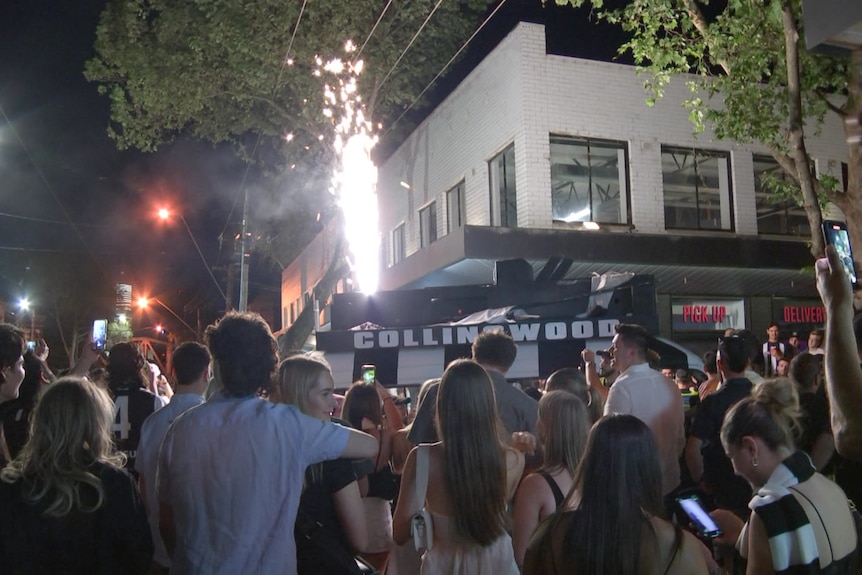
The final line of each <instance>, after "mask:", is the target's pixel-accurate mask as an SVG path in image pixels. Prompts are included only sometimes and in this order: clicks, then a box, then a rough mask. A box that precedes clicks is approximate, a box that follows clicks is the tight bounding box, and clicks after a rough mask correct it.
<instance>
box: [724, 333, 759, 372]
mask: <svg viewBox="0 0 862 575" xmlns="http://www.w3.org/2000/svg"><path fill="white" fill-rule="evenodd" d="M734 336H735V337H738V338H740V339H741V340H742V342H743V346H744V348H745V350H746V354H747V357H748V361H749V366H750V367H751V368H753V369H755V370H758V371H761V372H762V370H763V350H762V349H761V346H760V339H759V338H758V337H757V336H756V335H755V334H754V332H753V331H751V330H750V329H737V330H735V331H734V332H733V333H732V334H731V335H730V336H726V337H734Z"/></svg>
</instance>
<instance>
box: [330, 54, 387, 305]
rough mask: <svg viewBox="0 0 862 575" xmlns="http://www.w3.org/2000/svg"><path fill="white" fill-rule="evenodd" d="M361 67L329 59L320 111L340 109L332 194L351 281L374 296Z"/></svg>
mask: <svg viewBox="0 0 862 575" xmlns="http://www.w3.org/2000/svg"><path fill="white" fill-rule="evenodd" d="M344 49H345V51H346V52H347V53H348V54H349V53H352V52H354V51H355V50H356V46H355V45H354V44H353V42H351V41H349V40H348V41H347V42H346V43H345V46H344ZM318 65H321V62H320V61H319V60H318ZM362 69H363V64H362V61H361V60H357V61H356V62H352V63H349V62H347V61H343V60H341V59H333V60H330V61H329V62H327V63H326V65H325V66H323V70H324V71H326V72H327V73H328V74H330V75H332V76H335V81H334V83H333V85H328V84H327V85H326V86H325V88H324V102H325V104H326V108H324V110H327V109H328V110H331V109H332V108H337V107H340V115H339V119H338V120H337V123H336V120H335V119H333V123H334V125H335V141H334V147H335V151H336V154H337V156H338V165H337V167H336V169H335V173H334V174H333V178H332V189H331V191H332V193H334V194H335V196H336V199H337V203H338V205H339V207H340V208H341V211H342V213H343V214H344V235H345V238H346V239H347V244H348V250H349V253H350V256H349V262H350V265H351V268H352V271H353V275H354V278H355V283H358V284H359V289H360V290H361V291H362V292H363V293H374V292H375V291H377V283H378V281H379V275H380V269H379V264H380V231H379V216H378V213H377V166H375V165H374V162H373V161H372V160H371V151H372V150H373V149H374V146H375V145H376V144H377V141H378V136H377V134H375V133H374V127H373V125H372V124H371V122H369V121H368V120H367V119H366V116H365V106H364V104H363V103H362V99H361V98H360V97H359V94H358V91H357V83H356V80H357V77H358V76H359V74H360V73H361V72H362ZM325 113H326V112H324V114H325ZM327 117H329V116H327Z"/></svg>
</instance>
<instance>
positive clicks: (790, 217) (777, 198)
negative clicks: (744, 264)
mask: <svg viewBox="0 0 862 575" xmlns="http://www.w3.org/2000/svg"><path fill="white" fill-rule="evenodd" d="M753 160H754V198H755V202H756V206H757V233H759V234H781V235H792V236H805V237H809V236H810V235H811V226H809V225H808V216H806V215H805V209H803V208H802V206H800V205H799V204H798V203H797V200H796V199H795V198H798V197H799V186H798V185H797V184H796V182H795V181H794V179H793V178H791V177H790V174H788V173H787V172H785V171H784V168H782V167H781V166H780V165H778V162H776V161H775V160H774V159H773V158H772V157H770V156H758V155H755V156H754V157H753Z"/></svg>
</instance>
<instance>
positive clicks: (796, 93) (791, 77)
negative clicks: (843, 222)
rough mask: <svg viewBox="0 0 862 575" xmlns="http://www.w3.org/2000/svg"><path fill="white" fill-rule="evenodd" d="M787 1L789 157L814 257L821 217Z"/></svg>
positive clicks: (818, 245)
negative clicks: (808, 147)
mask: <svg viewBox="0 0 862 575" xmlns="http://www.w3.org/2000/svg"><path fill="white" fill-rule="evenodd" d="M791 4H792V3H791V2H790V1H789V0H784V2H782V5H781V14H782V21H783V23H784V50H785V62H786V64H787V112H788V142H789V144H790V157H791V158H793V162H794V163H795V164H796V173H797V175H798V178H799V188H800V190H801V191H802V207H803V208H805V214H806V215H807V216H808V223H809V225H810V226H811V254H812V255H813V256H814V257H815V258H817V257H821V256H822V255H823V235H822V234H821V233H820V227H821V224H822V222H823V216H822V214H821V213H820V204H819V202H818V201H817V192H816V184H815V182H814V176H813V175H812V173H811V166H810V164H809V162H808V151H807V150H806V148H805V133H804V131H803V118H802V92H801V88H800V82H799V32H798V30H797V29H796V18H795V16H794V14H793V9H792V6H791Z"/></svg>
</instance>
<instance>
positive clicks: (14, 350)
mask: <svg viewBox="0 0 862 575" xmlns="http://www.w3.org/2000/svg"><path fill="white" fill-rule="evenodd" d="M25 344H26V341H25V340H24V332H23V331H21V330H20V329H18V328H17V327H15V326H14V325H12V324H11V323H0V369H3V368H6V367H11V366H12V365H14V364H15V362H16V361H18V358H19V357H21V356H22V355H23V354H24V347H25ZM2 377H3V375H2V374H0V381H3V380H2Z"/></svg>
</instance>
